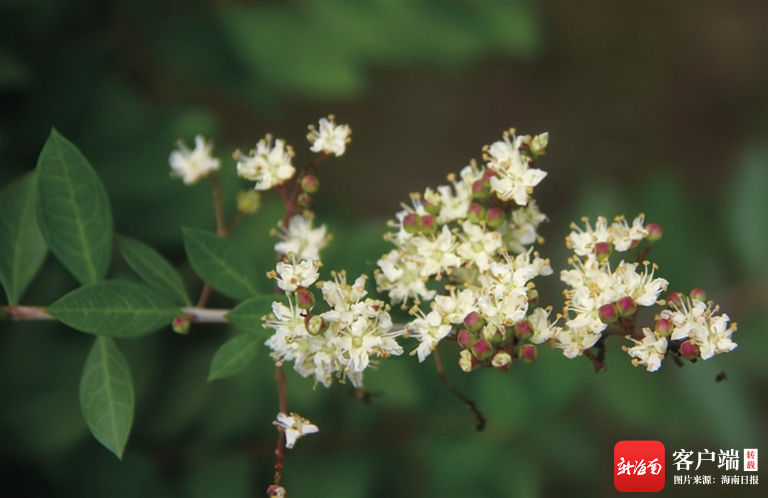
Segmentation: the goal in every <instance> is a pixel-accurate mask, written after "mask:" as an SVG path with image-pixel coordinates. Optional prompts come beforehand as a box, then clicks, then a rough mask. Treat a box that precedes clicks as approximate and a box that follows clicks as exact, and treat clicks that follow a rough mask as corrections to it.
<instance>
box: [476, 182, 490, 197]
mask: <svg viewBox="0 0 768 498" xmlns="http://www.w3.org/2000/svg"><path fill="white" fill-rule="evenodd" d="M490 191H491V189H490V183H488V180H477V181H476V182H475V183H473V184H472V198H473V199H485V198H486V197H488V194H489V193H490Z"/></svg>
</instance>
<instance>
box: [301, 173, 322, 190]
mask: <svg viewBox="0 0 768 498" xmlns="http://www.w3.org/2000/svg"><path fill="white" fill-rule="evenodd" d="M318 188H320V180H318V179H317V177H316V176H315V175H304V176H303V177H302V178H301V190H303V191H304V192H306V193H308V194H314V193H315V192H317V189H318Z"/></svg>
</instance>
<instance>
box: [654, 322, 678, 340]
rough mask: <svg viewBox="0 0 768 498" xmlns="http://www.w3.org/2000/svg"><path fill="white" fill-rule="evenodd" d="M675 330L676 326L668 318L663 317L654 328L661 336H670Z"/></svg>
mask: <svg viewBox="0 0 768 498" xmlns="http://www.w3.org/2000/svg"><path fill="white" fill-rule="evenodd" d="M674 330H675V326H674V325H673V324H672V322H670V321H669V320H667V319H666V318H662V319H660V320H658V321H657V322H656V327H655V328H654V330H653V331H654V332H656V335H657V336H659V337H669V336H671V335H672V332H673V331H674Z"/></svg>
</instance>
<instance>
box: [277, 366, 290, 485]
mask: <svg viewBox="0 0 768 498" xmlns="http://www.w3.org/2000/svg"><path fill="white" fill-rule="evenodd" d="M275 380H276V381H277V398H278V405H279V407H280V413H284V414H286V415H288V396H287V395H286V389H285V384H286V383H285V370H283V363H282V362H280V361H278V362H277V363H276V364H275ZM277 430H278V431H279V432H280V437H279V438H278V439H277V447H276V448H275V457H276V461H275V479H274V482H275V484H280V479H282V477H283V476H282V475H280V471H281V470H282V468H283V460H284V458H285V457H284V455H283V450H284V449H285V429H283V428H282V427H280V426H278V427H277Z"/></svg>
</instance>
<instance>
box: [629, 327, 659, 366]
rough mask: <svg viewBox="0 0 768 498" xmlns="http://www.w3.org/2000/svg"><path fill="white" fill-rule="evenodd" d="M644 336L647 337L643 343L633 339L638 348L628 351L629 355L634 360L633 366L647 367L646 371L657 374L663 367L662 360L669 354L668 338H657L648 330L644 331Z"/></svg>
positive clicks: (634, 347)
mask: <svg viewBox="0 0 768 498" xmlns="http://www.w3.org/2000/svg"><path fill="white" fill-rule="evenodd" d="M643 335H644V336H645V337H643V340H642V341H638V340H637V339H632V341H633V342H634V343H635V344H636V346H633V347H631V348H629V349H627V353H629V356H631V357H632V358H634V359H633V360H632V364H633V365H635V366H637V365H645V366H646V367H647V368H646V370H648V371H649V372H655V371H656V370H658V369H659V367H661V360H663V359H664V355H665V354H666V353H667V338H666V337H656V335H655V334H654V333H653V332H651V331H650V329H648V328H644V329H643Z"/></svg>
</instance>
